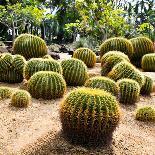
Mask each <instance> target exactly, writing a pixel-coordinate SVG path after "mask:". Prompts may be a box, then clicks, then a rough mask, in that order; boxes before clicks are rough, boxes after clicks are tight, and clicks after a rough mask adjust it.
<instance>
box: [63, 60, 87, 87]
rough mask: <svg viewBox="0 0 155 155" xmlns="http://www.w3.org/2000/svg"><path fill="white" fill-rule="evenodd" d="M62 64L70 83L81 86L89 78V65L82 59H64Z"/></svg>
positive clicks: (67, 80) (66, 79)
mask: <svg viewBox="0 0 155 155" xmlns="http://www.w3.org/2000/svg"><path fill="white" fill-rule="evenodd" d="M61 66H62V70H63V76H64V79H65V81H66V83H67V84H68V85H71V86H81V85H83V84H84V83H85V81H86V80H87V79H88V73H87V66H86V65H85V64H84V62H83V61H81V60H78V59H75V58H72V59H68V60H63V61H62V62H61Z"/></svg>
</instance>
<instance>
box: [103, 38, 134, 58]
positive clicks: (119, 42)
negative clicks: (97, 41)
mask: <svg viewBox="0 0 155 155" xmlns="http://www.w3.org/2000/svg"><path fill="white" fill-rule="evenodd" d="M109 51H120V52H123V53H125V54H126V55H128V56H129V57H131V56H132V54H133V46H132V44H131V42H130V41H129V40H127V39H125V38H121V37H115V38H110V39H107V40H105V41H104V42H103V44H102V45H101V47H100V56H101V57H102V56H103V55H104V54H105V53H107V52H109Z"/></svg>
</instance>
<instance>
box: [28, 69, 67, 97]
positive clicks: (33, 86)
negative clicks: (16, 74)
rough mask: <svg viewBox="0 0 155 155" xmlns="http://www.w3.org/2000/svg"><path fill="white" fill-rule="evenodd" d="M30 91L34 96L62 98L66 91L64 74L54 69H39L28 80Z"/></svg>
mask: <svg viewBox="0 0 155 155" xmlns="http://www.w3.org/2000/svg"><path fill="white" fill-rule="evenodd" d="M27 86H28V91H29V92H30V94H31V95H32V97H34V98H37V99H38V98H43V99H55V98H60V97H62V96H63V95H64V93H65V91H66V82H65V80H64V79H63V77H62V75H60V74H58V73H56V72H52V71H39V72H37V73H35V74H34V75H33V76H31V78H30V80H29V81H28V85H27Z"/></svg>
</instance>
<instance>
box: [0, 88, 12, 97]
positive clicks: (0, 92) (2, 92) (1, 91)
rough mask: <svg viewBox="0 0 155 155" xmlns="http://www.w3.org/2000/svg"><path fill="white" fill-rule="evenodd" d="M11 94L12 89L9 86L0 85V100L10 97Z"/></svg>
mask: <svg viewBox="0 0 155 155" xmlns="http://www.w3.org/2000/svg"><path fill="white" fill-rule="evenodd" d="M11 94H12V89H11V88H9V87H3V86H2V87H0V100H1V99H7V98H10V97H11Z"/></svg>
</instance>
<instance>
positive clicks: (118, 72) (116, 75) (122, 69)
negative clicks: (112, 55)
mask: <svg viewBox="0 0 155 155" xmlns="http://www.w3.org/2000/svg"><path fill="white" fill-rule="evenodd" d="M108 77H109V78H111V79H113V80H114V81H118V80H120V79H124V78H128V79H133V80H135V81H137V82H138V83H139V85H140V87H142V86H143V84H144V75H143V74H142V73H141V72H140V71H139V70H138V69H136V68H135V67H134V66H133V65H132V64H130V63H129V62H127V61H122V62H120V63H118V64H117V65H116V66H114V67H113V68H112V70H111V71H110V72H109V73H108Z"/></svg>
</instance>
